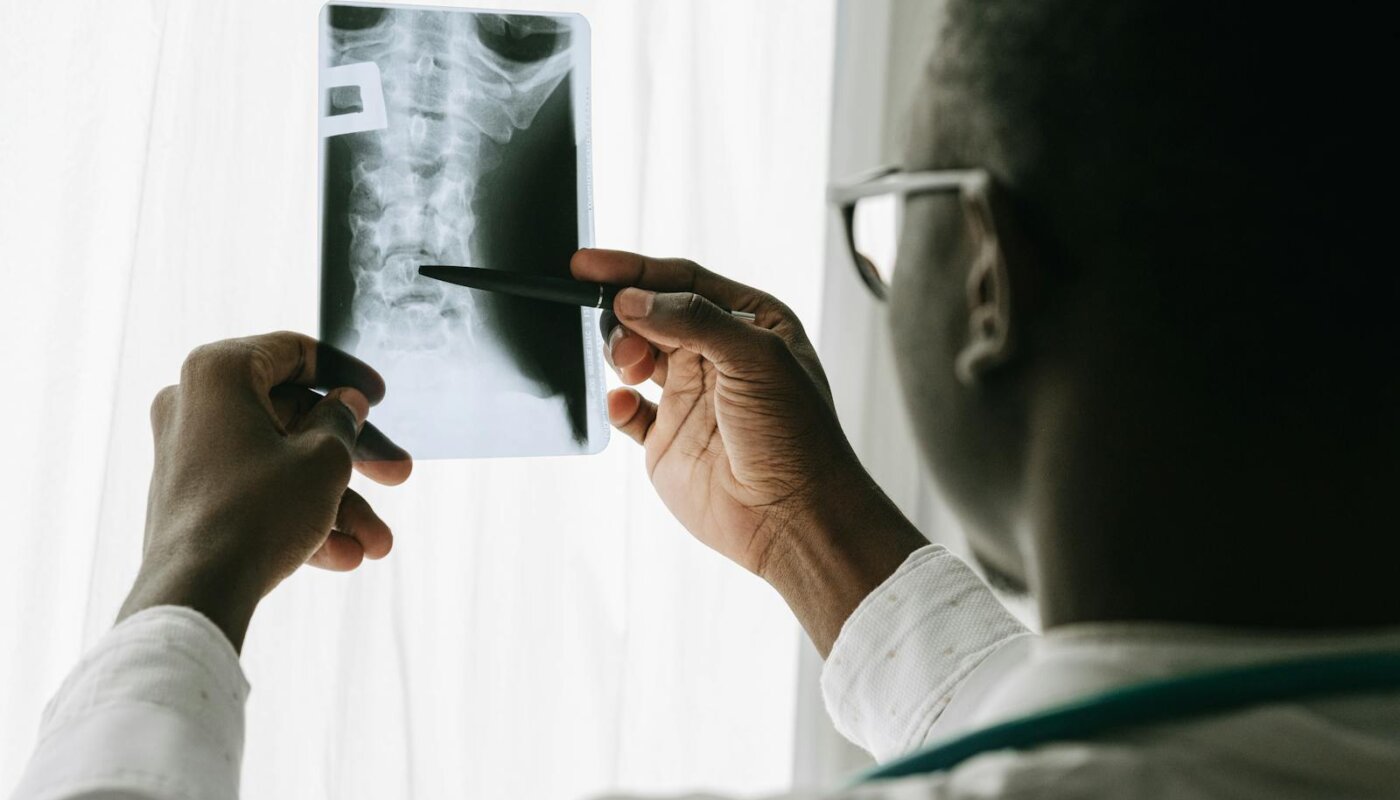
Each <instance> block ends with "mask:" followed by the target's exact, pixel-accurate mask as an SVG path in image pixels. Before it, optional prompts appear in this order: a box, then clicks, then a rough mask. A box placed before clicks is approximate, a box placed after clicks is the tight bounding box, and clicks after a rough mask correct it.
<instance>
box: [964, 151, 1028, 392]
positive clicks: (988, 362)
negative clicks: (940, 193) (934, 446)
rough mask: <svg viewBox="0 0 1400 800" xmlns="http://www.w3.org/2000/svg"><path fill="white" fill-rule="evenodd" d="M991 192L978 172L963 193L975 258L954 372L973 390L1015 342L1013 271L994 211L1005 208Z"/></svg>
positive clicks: (1003, 222)
mask: <svg viewBox="0 0 1400 800" xmlns="http://www.w3.org/2000/svg"><path fill="white" fill-rule="evenodd" d="M993 193H994V189H993V184H992V181H991V177H990V176H989V175H987V174H986V173H977V174H976V175H975V176H974V177H972V178H969V179H968V181H967V183H965V184H964V185H963V188H962V203H963V214H964V216H965V218H966V219H967V224H968V234H969V236H970V238H971V241H972V253H973V255H972V262H971V266H970V267H969V269H968V273H967V283H966V286H967V339H966V341H965V342H964V343H963V347H962V349H961V350H960V351H959V352H958V356H957V360H956V362H955V364H954V368H955V370H956V372H957V376H958V380H960V381H962V382H963V384H965V385H967V386H975V385H977V384H978V383H979V382H981V380H982V379H983V377H984V376H985V375H986V374H987V373H988V372H990V371H991V370H992V369H994V368H995V367H996V366H997V365H999V364H1001V363H1002V362H1004V361H1006V360H1007V359H1008V358H1010V357H1011V353H1012V350H1013V347H1014V341H1015V337H1014V335H1013V334H1014V333H1015V331H1014V330H1013V320H1012V316H1011V292H1012V290H1013V287H1012V285H1011V284H1012V281H1011V271H1010V270H1009V269H1008V268H1007V263H1006V250H1005V248H1004V247H1003V246H1002V236H1001V235H1000V231H1001V230H1002V229H1004V227H1005V225H1006V224H1007V223H1008V222H1009V220H1006V219H1001V220H998V219H997V217H996V214H995V212H996V211H997V210H1002V211H1005V204H1004V203H994V202H993ZM999 223H1000V224H999Z"/></svg>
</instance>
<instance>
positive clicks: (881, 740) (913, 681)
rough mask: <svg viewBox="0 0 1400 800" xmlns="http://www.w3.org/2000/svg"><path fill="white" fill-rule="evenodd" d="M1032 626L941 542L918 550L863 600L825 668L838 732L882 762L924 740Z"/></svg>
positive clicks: (825, 693) (829, 704)
mask: <svg viewBox="0 0 1400 800" xmlns="http://www.w3.org/2000/svg"><path fill="white" fill-rule="evenodd" d="M1025 633H1027V630H1026V628H1025V626H1023V625H1022V624H1021V623H1020V622H1019V621H1018V620H1017V619H1016V618H1015V617H1014V616H1012V615H1011V613H1010V612H1008V611H1007V610H1006V608H1005V607H1004V606H1002V604H1001V602H1000V601H998V600H997V599H996V596H995V595H993V594H992V591H991V589H990V588H988V586H987V585H986V583H984V582H983V581H982V579H981V578H980V577H979V576H978V575H977V574H976V573H975V572H973V570H972V568H971V567H969V566H968V565H967V564H966V563H964V562H963V561H962V560H961V559H959V558H958V557H957V556H955V555H953V554H952V553H951V552H949V551H948V550H947V549H946V548H944V547H943V546H941V545H928V546H927V547H923V548H920V549H919V550H916V551H914V552H913V553H912V554H910V556H909V557H908V558H907V559H906V560H905V562H904V563H903V564H902V565H901V566H900V567H899V569H897V570H895V572H894V574H893V575H891V576H890V577H889V578H888V579H886V580H885V582H884V583H882V584H881V585H880V586H879V587H877V588H876V589H875V590H874V591H873V592H871V593H870V594H869V595H868V596H867V597H866V598H865V599H864V600H863V601H862V602H861V603H860V605H859V606H857V607H856V610H855V611H854V612H853V613H852V614H851V616H850V618H848V619H847V620H846V622H845V624H844V625H843V626H842V628H841V633H840V635H839V636H838V637H837V639H836V643H835V644H834V645H833V647H832V649H831V654H830V655H829V656H828V658H827V661H826V665H825V666H824V668H823V670H822V677H821V685H822V695H823V697H824V699H825V701H826V708H827V712H828V713H829V714H830V715H831V718H832V720H833V721H834V722H835V724H836V728H837V730H839V731H840V732H841V733H842V735H844V736H845V737H846V738H848V739H850V740H851V741H852V742H854V743H855V744H857V745H859V746H861V747H863V748H865V749H866V750H868V751H869V752H870V753H871V754H872V755H873V756H875V758H876V759H877V760H879V761H886V760H889V759H891V758H896V757H898V756H900V755H903V754H904V753H907V752H909V751H912V750H914V749H917V748H919V747H921V746H923V745H924V743H925V742H926V741H927V739H928V738H929V735H930V732H931V730H932V728H933V725H934V723H935V722H936V721H937V720H938V718H939V715H940V714H942V712H943V710H944V709H945V708H947V706H948V704H949V703H950V702H951V701H952V699H953V697H954V695H955V694H956V692H957V690H958V687H959V686H960V685H961V684H962V683H963V681H964V680H966V678H967V677H968V676H969V675H970V674H971V673H972V671H973V670H974V669H976V668H977V666H978V665H979V664H981V663H982V662H983V661H984V660H985V659H986V658H987V657H988V656H989V655H991V654H992V653H994V652H995V651H997V650H998V649H999V648H1000V647H1001V646H1002V645H1004V644H1006V643H1007V642H1009V641H1011V640H1012V639H1014V638H1017V637H1019V636H1021V635H1022V634H1025Z"/></svg>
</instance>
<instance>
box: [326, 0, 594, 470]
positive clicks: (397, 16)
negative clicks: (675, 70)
mask: <svg viewBox="0 0 1400 800" xmlns="http://www.w3.org/2000/svg"><path fill="white" fill-rule="evenodd" d="M320 32H321V48H320V53H321V80H320V82H321V92H320V95H321V109H320V115H321V116H320V135H321V142H322V148H321V187H322V198H321V338H322V339H323V340H324V341H326V342H328V343H330V344H333V345H335V346H337V347H340V348H341V349H343V350H346V351H347V352H350V353H353V354H354V355H356V356H358V357H359V358H361V359H362V360H364V361H366V362H368V363H370V364H371V365H373V366H374V367H375V368H376V369H377V370H379V371H380V373H381V374H383V375H384V377H385V381H386V383H387V385H388V393H387V395H386V396H385V399H384V402H383V404H382V405H380V406H379V407H378V408H376V409H375V412H374V413H375V422H376V424H377V425H378V426H379V427H380V428H382V429H383V430H384V431H385V432H386V433H387V434H388V435H389V436H391V437H393V438H394V439H395V441H397V442H399V443H400V444H402V445H403V446H404V447H405V448H406V449H407V450H408V451H409V452H411V453H412V454H413V455H414V456H415V457H417V458H452V457H477V456H520V455H557V454H566V453H591V452H597V451H598V450H599V449H601V448H602V446H603V445H604V444H606V442H607V436H608V425H607V419H606V411H605V409H604V403H603V398H602V392H603V383H602V373H601V366H600V359H599V347H600V343H599V342H598V334H597V332H596V330H597V325H596V316H597V312H596V311H595V310H592V309H580V308H578V307H575V306H567V305H560V304H554V303H545V302H541V301H535V300H527V299H522V298H516V297H509V296H503V295H496V294H487V293H484V292H479V291H475V290H472V289H466V288H462V287H457V286H452V285H450V284H446V283H442V282H439V281H434V280H429V279H427V278H424V277H422V276H420V275H419V274H418V267H419V265H421V264H470V265H473V266H478V267H487V268H493V269H506V270H518V271H521V272H527V273H534V274H540V275H553V276H557V277H561V278H567V277H569V267H568V265H569V258H570V256H571V255H572V253H573V252H574V251H575V250H577V249H578V248H579V247H585V246H588V245H591V244H592V208H591V201H590V194H589V180H588V176H589V161H588V153H589V148H588V114H587V109H588V83H589V36H588V28H587V25H586V23H585V22H584V20H583V19H582V17H579V16H577V15H520V14H495V13H486V12H478V11H468V10H449V9H438V8H412V7H404V6H378V5H375V6H371V5H352V4H340V3H336V4H332V5H327V6H326V7H325V9H324V10H323V11H322V15H321V24H320Z"/></svg>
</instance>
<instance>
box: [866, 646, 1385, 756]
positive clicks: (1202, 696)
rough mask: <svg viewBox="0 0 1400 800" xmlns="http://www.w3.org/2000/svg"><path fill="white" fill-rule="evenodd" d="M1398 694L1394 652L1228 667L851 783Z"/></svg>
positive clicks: (934, 752) (1088, 703) (1114, 697)
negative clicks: (1125, 732) (1311, 701)
mask: <svg viewBox="0 0 1400 800" xmlns="http://www.w3.org/2000/svg"><path fill="white" fill-rule="evenodd" d="M1388 689H1400V653H1393V652H1385V653H1358V654H1352V655H1341V656H1326V657H1319V658H1309V659H1299V660H1295V661H1287V662H1283V663H1275V664H1266V665H1262V666H1260V665H1255V666H1248V667H1232V668H1229V669H1222V670H1216V671H1212V672H1203V673H1197V674H1194V675H1186V676H1182V677H1176V678H1165V679H1162V680H1156V681H1149V682H1144V683H1138V684H1133V685H1130V686H1124V687H1121V688H1118V689H1114V690H1112V691H1108V692H1105V693H1103V694H1099V695H1094V696H1092V697H1088V698H1085V699H1083V700H1077V701H1075V702H1072V703H1066V704H1064V705H1060V706H1056V707H1054V708H1050V709H1047V710H1045V711H1040V712H1037V713H1034V714H1030V715H1027V716H1024V717H1018V718H1016V719H1012V720H1008V721H1006V722H1001V723H998V724H995V725H991V726H989V727H986V728H982V729H979V730H975V731H972V732H970V733H967V734H963V735H961V736H957V737H954V738H952V739H949V740H947V741H944V742H940V743H936V744H934V745H932V746H930V747H928V748H926V749H924V750H920V751H918V752H916V753H912V754H910V755H907V756H904V757H903V758H900V759H898V760H895V761H891V762H889V763H887V764H882V765H880V766H879V767H876V768H875V769H872V770H870V771H869V772H866V773H864V774H863V775H861V776H860V777H859V778H858V779H857V781H856V782H857V783H869V782H872V781H882V780H890V779H893V778H903V777H908V776H911V775H925V774H928V773H933V772H941V771H943V770H947V769H951V768H953V767H955V766H957V765H958V764H960V763H962V762H963V761H966V760H967V759H969V758H972V757H973V756H976V755H979V754H982V753H990V752H992V751H995V750H1024V749H1026V748H1029V747H1034V746H1037V745H1042V744H1047V743H1050V742H1060V741H1068V740H1078V739H1087V738H1092V737H1096V736H1101V735H1103V734H1105V733H1108V732H1111V731H1114V730H1116V729H1120V728H1126V727H1131V726H1137V725H1148V724H1152V723H1157V722H1166V721H1180V720H1183V719H1187V718H1190V717H1197V716H1203V715H1206V714H1214V713H1218V712H1221V711H1232V710H1237V709H1241V708H1245V707H1247V706H1253V705H1260V704H1263V703H1272V702H1278V701H1282V700H1297V699H1301V698H1312V697H1320V696H1327V695H1350V694H1365V693H1370V692H1378V691H1385V690H1388Z"/></svg>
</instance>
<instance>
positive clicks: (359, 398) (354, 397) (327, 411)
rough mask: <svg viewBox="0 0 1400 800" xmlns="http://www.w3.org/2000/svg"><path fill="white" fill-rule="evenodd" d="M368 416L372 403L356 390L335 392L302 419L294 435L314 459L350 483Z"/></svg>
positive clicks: (344, 389)
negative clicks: (360, 434)
mask: <svg viewBox="0 0 1400 800" xmlns="http://www.w3.org/2000/svg"><path fill="white" fill-rule="evenodd" d="M368 414H369V401H368V400H367V399H365V396H364V395H363V394H361V393H360V392H359V390H357V389H352V388H349V387H342V388H339V389H332V390H330V391H329V392H327V393H326V396H325V397H323V398H321V401H320V402H318V403H317V404H316V405H315V406H313V407H312V408H311V410H310V411H308V412H306V413H305V414H304V415H302V417H301V419H300V420H298V422H297V426H296V428H294V429H293V430H292V431H291V435H292V436H294V437H296V438H297V439H298V440H300V441H302V442H304V443H305V444H306V445H307V446H308V447H309V448H311V453H312V458H313V459H315V460H316V461H319V462H321V463H322V464H323V465H324V466H326V467H329V468H332V469H334V470H335V471H336V472H337V473H339V472H342V471H343V472H344V475H345V478H344V479H345V480H346V481H349V480H350V466H351V464H352V463H353V461H354V453H355V440H356V438H358V436H359V432H360V426H361V425H363V424H364V422H365V417H366V416H368Z"/></svg>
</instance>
